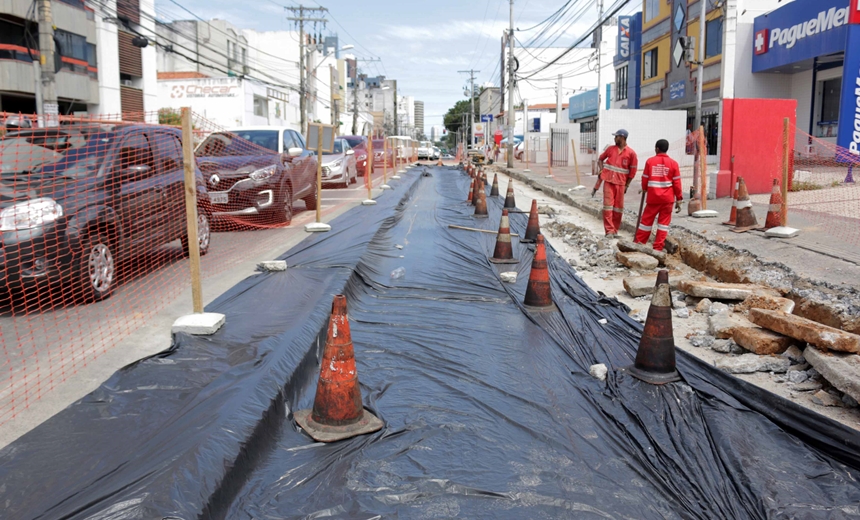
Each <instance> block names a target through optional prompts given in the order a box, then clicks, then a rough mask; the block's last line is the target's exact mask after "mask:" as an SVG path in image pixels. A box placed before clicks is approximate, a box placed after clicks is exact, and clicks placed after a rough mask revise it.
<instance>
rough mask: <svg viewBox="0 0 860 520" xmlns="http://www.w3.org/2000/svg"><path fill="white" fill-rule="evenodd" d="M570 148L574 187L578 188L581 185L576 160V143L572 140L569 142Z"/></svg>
mask: <svg viewBox="0 0 860 520" xmlns="http://www.w3.org/2000/svg"><path fill="white" fill-rule="evenodd" d="M570 146H571V148H573V169H574V171H576V185H577V186H580V185H582V183H581V182H579V161H577V160H576V143H575V142H574V140H573V139H571V140H570Z"/></svg>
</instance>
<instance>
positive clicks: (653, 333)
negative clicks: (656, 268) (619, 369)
mask: <svg viewBox="0 0 860 520" xmlns="http://www.w3.org/2000/svg"><path fill="white" fill-rule="evenodd" d="M627 371H628V372H630V374H631V375H633V377H635V378H637V379H640V380H642V381H645V382H646V383H651V384H652V385H663V384H666V383H672V382H674V381H680V380H681V375H680V374H678V370H676V368H675V338H674V336H673V335H672V294H671V292H670V289H669V271H666V270H661V271H660V272H658V273H657V289H656V290H655V291H654V296H653V297H651V307H649V308H648V317H647V318H645V328H644V329H643V330H642V337H641V338H640V339H639V349H638V350H637V351H636V362H635V363H634V364H633V365H632V366H629V367H627Z"/></svg>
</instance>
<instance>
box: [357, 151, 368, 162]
mask: <svg viewBox="0 0 860 520" xmlns="http://www.w3.org/2000/svg"><path fill="white" fill-rule="evenodd" d="M358 160H359V161H365V160H367V154H366V153H363V154H361V155H359V156H358Z"/></svg>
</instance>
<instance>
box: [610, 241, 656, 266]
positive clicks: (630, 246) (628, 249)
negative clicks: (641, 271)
mask: <svg viewBox="0 0 860 520" xmlns="http://www.w3.org/2000/svg"><path fill="white" fill-rule="evenodd" d="M616 246H618V250H619V251H623V252H625V253H644V254H646V255H648V256H653V257H654V258H656V259H657V260H658V261H659V262H660V263H661V264H662V263H664V262H665V261H666V253H664V252H663V251H655V250H654V249H653V248H651V247H648V246H646V245H644V244H634V243H633V242H628V241H627V240H619V241H618V243H617V244H616Z"/></svg>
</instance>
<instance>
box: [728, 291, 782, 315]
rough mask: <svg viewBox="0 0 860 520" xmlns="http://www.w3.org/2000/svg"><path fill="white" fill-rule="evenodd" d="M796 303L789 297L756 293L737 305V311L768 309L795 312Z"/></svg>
mask: <svg viewBox="0 0 860 520" xmlns="http://www.w3.org/2000/svg"><path fill="white" fill-rule="evenodd" d="M794 305H795V304H794V300H789V299H788V298H780V297H778V296H764V295H760V294H754V295H752V296H750V297H748V298H747V299H746V300H744V301H743V302H741V303H740V304H738V305H736V306H735V312H740V311H748V310H750V309H767V310H771V311H782V312H785V313H786V314H791V313H792V312H794Z"/></svg>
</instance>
